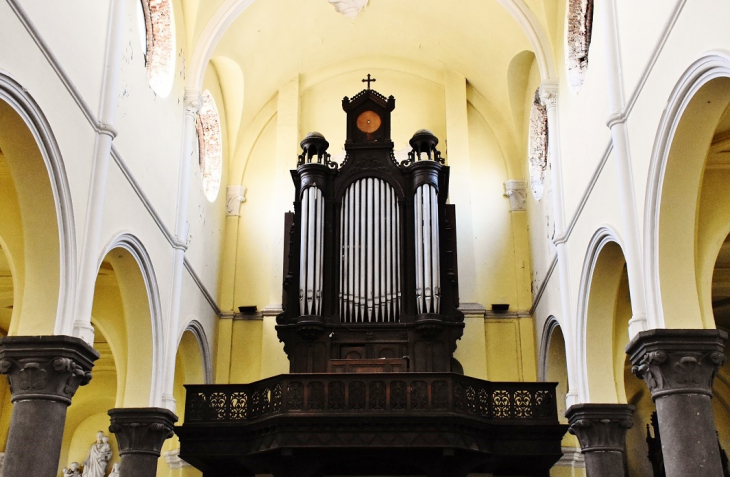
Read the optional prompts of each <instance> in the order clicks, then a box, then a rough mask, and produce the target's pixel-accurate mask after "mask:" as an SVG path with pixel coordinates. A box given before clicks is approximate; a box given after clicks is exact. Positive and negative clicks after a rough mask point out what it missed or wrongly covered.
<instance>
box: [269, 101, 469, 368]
mask: <svg viewBox="0 0 730 477" xmlns="http://www.w3.org/2000/svg"><path fill="white" fill-rule="evenodd" d="M342 106H343V109H344V110H345V112H346V113H347V140H346V142H345V150H346V156H345V159H344V161H343V162H342V164H337V163H335V162H334V161H332V159H331V156H330V155H329V154H328V153H327V149H328V148H329V143H328V142H327V140H326V139H325V138H324V136H323V135H322V134H320V133H310V134H308V135H307V136H306V137H305V138H304V139H303V140H302V143H301V146H302V154H301V155H300V156H299V158H298V162H297V168H296V170H293V171H292V179H293V181H294V186H295V190H296V194H295V198H294V211H293V212H290V213H288V214H286V218H285V233H286V240H285V243H286V246H285V250H284V287H283V288H284V289H283V297H282V299H283V301H282V303H283V308H284V311H283V313H281V314H280V315H279V316H278V317H277V333H278V335H279V338H280V339H281V340H282V341H283V342H284V344H285V347H284V349H285V351H286V352H287V354H288V356H289V359H290V369H291V371H292V372H295V373H298V372H352V371H368V372H380V371H388V370H392V371H459V370H460V365H459V363H458V362H457V361H456V360H454V359H453V352H454V350H455V349H456V341H457V340H458V339H459V338H460V337H461V333H462V330H463V327H464V325H463V315H462V313H461V312H460V311H459V310H458V306H459V302H458V300H459V298H458V272H457V256H456V228H455V219H456V215H455V209H454V206H453V205H450V204H446V198H447V197H448V184H449V168H448V166H446V165H445V161H444V159H443V158H442V157H441V155H440V153H439V151H438V149H437V148H436V146H437V145H438V139H437V138H436V136H434V135H433V133H431V132H430V131H427V130H420V131H417V132H416V133H415V134H414V136H413V138H412V139H411V140H410V145H411V148H412V150H411V152H410V153H409V155H408V159H407V160H405V161H402V162H400V163H399V162H397V161H396V160H395V157H394V155H393V142H392V141H391V138H390V120H391V112H392V111H393V109H394V108H395V99H394V98H393V97H392V96H391V97H389V98H386V97H385V96H383V95H381V94H380V93H378V92H376V91H374V90H371V89H366V90H363V91H361V92H360V93H358V94H357V95H355V96H354V97H352V98H345V99H343V101H342Z"/></svg>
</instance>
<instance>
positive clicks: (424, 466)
mask: <svg viewBox="0 0 730 477" xmlns="http://www.w3.org/2000/svg"><path fill="white" fill-rule="evenodd" d="M372 81H374V80H373V79H371V78H369V77H368V80H366V82H367V83H368V89H366V90H363V91H361V92H360V93H358V94H357V95H355V96H354V97H353V98H345V99H343V101H342V106H343V109H344V110H345V112H346V113H347V141H346V143H345V149H346V152H347V155H346V157H345V160H344V161H343V163H342V164H337V163H335V162H333V161H332V159H331V157H330V155H329V154H328V153H327V148H328V146H329V144H328V143H327V141H326V139H325V138H324V137H323V136H322V135H321V134H319V133H310V134H309V135H307V137H306V138H304V140H303V141H302V143H301V145H302V151H303V152H302V154H301V155H300V156H299V158H298V162H297V169H296V170H294V171H292V172H291V175H292V180H293V182H294V188H295V195H294V212H293V213H288V214H286V216H285V225H284V232H285V240H284V243H285V246H284V273H283V294H282V303H283V307H282V308H283V312H282V313H281V314H280V315H279V316H278V317H277V326H276V330H277V333H278V336H279V339H280V340H281V341H283V342H284V351H285V352H286V354H287V357H288V358H289V362H290V366H289V369H290V373H291V374H286V375H281V376H276V377H273V378H270V379H264V380H261V381H258V382H255V383H251V384H236V385H215V386H210V385H204V386H200V385H196V386H186V388H187V401H186V405H185V423H184V425H183V426H180V427H177V428H176V432H177V433H178V435H179V437H180V444H181V451H180V457H181V458H183V459H184V460H185V461H186V462H189V463H191V464H192V465H194V466H196V467H197V468H198V469H200V470H202V471H203V472H204V475H205V477H211V476H233V475H235V476H249V475H250V476H253V475H255V474H269V473H271V474H274V476H275V477H284V476H297V477H308V476H322V475H427V476H429V477H437V476H443V477H447V476H448V477H461V476H466V475H467V473H470V472H488V473H495V474H498V475H523V476H524V475H532V476H540V477H544V476H546V475H548V470H549V468H550V467H551V466H552V465H553V464H554V463H555V462H556V461H557V460H558V458H559V457H560V455H561V451H560V442H561V439H562V436H563V434H564V433H565V431H566V429H567V426H564V425H561V424H559V422H558V418H557V403H556V396H555V384H554V383H491V382H488V381H482V380H479V379H474V378H470V377H466V376H463V371H462V368H461V365H460V363H459V362H458V361H457V360H456V359H454V357H453V355H454V351H455V350H456V346H457V341H458V340H459V339H460V338H461V336H462V333H463V329H464V322H463V321H464V316H463V314H462V313H461V312H460V311H459V309H458V307H459V281H458V276H459V273H458V267H457V263H458V258H457V250H456V244H457V240H456V210H455V206H454V205H451V204H447V203H446V199H447V197H448V192H449V168H448V166H446V165H445V163H444V160H443V158H442V157H441V155H440V153H439V151H438V149H437V145H438V139H437V138H436V137H435V136H434V135H433V134H432V133H430V132H429V131H426V130H421V131H418V132H416V134H415V135H414V136H413V138H412V139H411V141H410V144H411V146H412V148H413V150H412V151H411V153H410V154H409V157H408V159H407V160H405V161H403V162H402V163H398V162H397V161H396V160H395V157H394V155H393V142H392V141H391V137H390V127H391V112H392V111H393V108H395V99H394V98H393V97H392V96H391V97H389V98H386V97H385V96H383V95H381V94H380V93H378V92H376V91H374V90H371V89H370V83H371V82H372ZM417 221H419V222H418V223H417Z"/></svg>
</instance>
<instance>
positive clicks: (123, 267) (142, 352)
mask: <svg viewBox="0 0 730 477" xmlns="http://www.w3.org/2000/svg"><path fill="white" fill-rule="evenodd" d="M104 260H107V261H108V262H109V263H110V264H111V265H112V267H113V268H114V271H115V272H116V275H117V279H118V281H119V288H120V292H121V295H122V302H123V304H124V313H125V322H126V323H125V324H126V329H127V337H128V340H129V338H131V336H132V335H134V336H135V339H134V343H135V352H132V350H131V348H130V351H129V352H128V356H127V366H126V367H127V368H128V369H134V370H135V379H134V381H137V380H138V378H139V373H140V372H141V371H142V370H149V373H150V381H149V399H148V402H144V394H145V393H140V392H138V391H135V392H132V393H130V392H128V391H131V390H132V388H133V387H134V383H133V382H132V381H133V379H132V378H131V377H130V376H127V379H126V383H125V392H124V396H125V399H124V401H125V402H124V405H125V407H130V406H132V405H134V406H146V405H149V406H159V403H160V402H161V401H162V385H163V379H164V369H163V360H162V356H163V352H164V336H163V331H162V330H163V321H162V307H161V305H160V291H159V288H158V285H157V278H156V276H155V271H154V267H153V266H152V261H151V259H150V256H149V254H148V253H147V250H146V249H145V247H144V245H143V244H142V242H141V241H140V240H139V239H138V238H137V237H135V236H134V235H132V234H130V233H121V234H119V235H117V236H116V237H114V238H113V239H112V240H110V241H109V243H108V244H107V245H106V246H105V247H104V250H103V253H102V254H101V256H100V258H99V260H98V261H97V263H98V265H99V268H101V266H102V262H103V261H104ZM144 298H146V300H145V299H144ZM140 335H141V336H140ZM145 338H149V339H145ZM131 342H132V341H131V340H129V343H130V345H131ZM150 356H151V357H152V362H151V363H150V362H149V357H150ZM143 388H144V386H143ZM130 399H131V400H134V401H135V402H134V403H132V402H131V401H130Z"/></svg>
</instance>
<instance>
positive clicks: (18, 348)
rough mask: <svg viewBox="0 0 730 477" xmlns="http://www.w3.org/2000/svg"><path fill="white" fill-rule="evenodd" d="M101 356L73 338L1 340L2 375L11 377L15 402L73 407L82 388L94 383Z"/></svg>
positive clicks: (20, 337)
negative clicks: (94, 368)
mask: <svg viewBox="0 0 730 477" xmlns="http://www.w3.org/2000/svg"><path fill="white" fill-rule="evenodd" d="M98 358H99V353H98V352H97V351H96V350H95V349H94V348H92V347H91V346H89V345H88V344H87V343H86V342H85V341H83V340H82V339H80V338H76V337H73V336H64V335H54V336H6V337H4V338H0V374H7V375H8V381H9V383H10V393H11V395H12V397H11V401H12V402H16V401H18V400H44V401H58V402H61V403H64V404H66V405H67V406H68V405H69V404H71V398H72V397H73V396H74V394H75V393H76V390H77V389H78V388H79V386H83V385H85V384H87V383H88V382H89V381H90V380H91V368H93V366H94V361H96V360H97V359H98Z"/></svg>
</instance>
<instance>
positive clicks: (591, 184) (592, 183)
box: [555, 140, 613, 242]
mask: <svg viewBox="0 0 730 477" xmlns="http://www.w3.org/2000/svg"><path fill="white" fill-rule="evenodd" d="M611 151H613V141H612V140H609V141H608V144H607V145H606V149H605V150H604V151H603V156H602V157H601V160H600V161H599V162H598V165H597V166H596V169H595V170H594V171H593V174H592V175H591V180H590V181H589V182H588V186H586V189H585V191H584V192H583V195H582V196H581V198H580V202H578V206H577V207H576V209H575V212H574V213H573V217H572V218H571V219H570V222H569V223H568V226H567V227H566V228H565V233H564V234H563V236H564V238H563V240H565V242H567V241H568V239H570V235H571V234H572V233H573V229H574V228H575V226H576V224H577V223H578V219H580V216H581V214H582V213H583V209H584V208H585V206H586V204H587V203H588V199H590V197H591V194H592V193H593V188H594V187H596V184H597V183H598V179H599V178H600V177H601V174H602V173H603V168H604V167H606V163H607V162H608V158H609V157H610V156H611ZM555 240H558V238H557V237H556V239H555Z"/></svg>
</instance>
